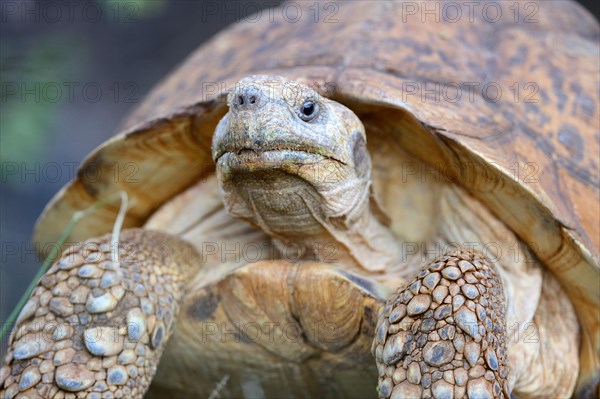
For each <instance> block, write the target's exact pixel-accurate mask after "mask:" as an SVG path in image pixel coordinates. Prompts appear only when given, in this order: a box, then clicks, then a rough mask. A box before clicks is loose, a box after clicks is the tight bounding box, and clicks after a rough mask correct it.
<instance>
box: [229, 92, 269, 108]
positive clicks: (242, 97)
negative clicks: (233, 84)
mask: <svg viewBox="0 0 600 399" xmlns="http://www.w3.org/2000/svg"><path fill="white" fill-rule="evenodd" d="M261 101H262V96H261V92H260V91H259V89H257V88H254V87H249V88H242V89H240V90H239V91H238V92H237V93H236V94H235V97H234V98H233V101H232V106H233V108H234V109H236V110H239V111H242V110H245V111H250V110H255V109H257V108H258V107H259V106H260V104H261Z"/></svg>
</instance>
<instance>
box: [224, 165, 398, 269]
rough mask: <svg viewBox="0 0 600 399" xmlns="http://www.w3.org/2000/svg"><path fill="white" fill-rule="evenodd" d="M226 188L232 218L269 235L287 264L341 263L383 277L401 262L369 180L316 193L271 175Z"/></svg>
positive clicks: (306, 185) (298, 182)
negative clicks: (245, 222) (382, 275)
mask: <svg viewBox="0 0 600 399" xmlns="http://www.w3.org/2000/svg"><path fill="white" fill-rule="evenodd" d="M223 187H224V202H225V205H226V207H227V209H228V211H229V213H230V214H232V215H233V216H235V217H238V218H240V219H243V220H246V221H248V222H250V223H251V224H253V225H255V226H256V227H258V228H259V229H261V230H263V231H264V232H265V233H267V234H268V235H269V236H270V237H271V238H272V239H273V241H274V243H275V244H276V246H277V247H278V249H279V251H280V253H281V256H282V258H283V259H286V260H290V261H297V260H301V259H304V260H316V261H321V262H325V263H333V264H336V263H339V264H340V267H344V268H350V269H354V270H355V271H362V272H364V271H369V272H381V271H384V270H386V269H388V268H390V267H391V266H393V265H395V264H397V263H398V261H399V260H400V259H402V257H401V253H400V248H401V247H400V245H399V244H398V242H397V241H396V239H395V238H394V236H393V235H392V233H391V232H390V230H389V229H388V228H387V227H386V225H385V221H384V220H381V219H382V217H381V216H380V215H379V214H380V213H381V212H380V211H379V209H377V206H378V205H377V204H376V203H375V201H374V200H373V199H372V198H371V191H372V189H371V181H370V179H366V178H354V179H349V180H347V181H344V182H343V183H338V184H335V185H332V187H326V188H320V187H319V188H317V187H315V186H313V185H311V184H310V183H309V182H307V181H305V180H303V179H301V178H298V177H297V176H294V175H291V174H287V173H285V172H281V171H269V172H267V173H265V174H263V175H260V174H256V173H254V174H247V175H238V176H235V177H233V179H232V180H231V181H230V182H228V183H226V184H224V185H223Z"/></svg>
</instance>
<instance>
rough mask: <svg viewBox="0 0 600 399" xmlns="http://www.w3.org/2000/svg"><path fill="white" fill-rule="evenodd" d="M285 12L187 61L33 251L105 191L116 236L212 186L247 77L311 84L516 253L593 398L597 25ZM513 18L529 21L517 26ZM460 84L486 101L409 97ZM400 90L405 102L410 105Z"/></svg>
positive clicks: (599, 229)
mask: <svg viewBox="0 0 600 399" xmlns="http://www.w3.org/2000/svg"><path fill="white" fill-rule="evenodd" d="M294 4H295V6H300V5H302V7H304V8H303V9H302V13H303V17H302V18H299V20H298V21H297V22H296V23H290V22H288V21H286V20H285V19H284V18H283V17H282V12H281V11H275V12H274V13H273V16H274V17H273V20H271V18H267V15H266V14H264V15H263V16H262V17H261V18H258V21H256V19H255V20H253V22H252V23H250V22H242V23H238V24H236V25H234V26H232V27H231V28H229V29H227V30H225V31H224V32H222V33H220V34H219V35H217V36H216V37H215V38H214V39H213V40H212V41H210V42H208V43H207V44H205V45H203V46H202V47H200V48H199V49H198V50H197V51H195V52H194V53H193V54H192V55H191V56H190V57H189V58H188V59H187V60H186V61H185V62H184V63H183V64H182V65H181V66H180V67H179V68H177V69H176V70H175V71H174V73H172V74H171V75H170V76H169V77H167V78H166V79H165V80H164V81H163V82H162V83H161V84H160V85H159V86H158V87H157V88H156V89H155V90H154V91H153V92H152V94H151V95H150V96H149V97H148V99H147V100H146V101H145V102H144V103H143V104H142V105H141V107H139V109H137V111H136V112H135V113H134V114H133V115H132V116H131V117H130V118H129V119H128V120H127V121H126V123H125V127H124V129H123V132H122V133H120V134H119V135H117V136H115V137H114V138H113V139H112V140H109V141H108V142H107V143H105V144H104V145H103V146H101V147H100V148H99V149H97V150H95V151H94V152H93V153H92V154H91V155H90V156H89V157H88V158H87V160H86V161H85V162H84V163H83V165H82V167H81V170H80V173H79V176H78V178H77V179H75V180H74V181H72V182H71V183H70V184H69V185H67V186H66V187H65V188H64V189H63V190H62V191H61V192H59V193H58V194H57V195H56V196H55V198H54V199H53V200H52V201H51V203H50V204H49V205H48V206H47V208H46V209H45V211H44V213H43V215H42V216H41V217H40V219H39V221H38V224H37V228H36V231H35V240H36V242H40V243H49V242H54V241H56V240H57V238H58V237H59V235H60V232H61V231H62V229H63V228H64V226H65V225H66V224H67V222H68V220H69V219H70V218H71V216H72V215H73V213H74V212H75V211H77V210H81V209H84V208H86V207H88V206H90V205H91V204H92V203H95V202H96V201H98V199H100V198H104V197H106V196H107V195H109V194H111V193H114V192H116V191H118V190H126V191H127V192H128V193H129V196H130V197H131V198H133V199H134V200H135V201H136V205H135V207H133V208H131V210H130V211H129V213H128V214H127V217H126V221H125V224H126V226H140V225H142V224H143V222H144V221H145V220H146V219H147V218H148V216H149V215H150V214H151V213H152V212H153V211H154V210H156V209H157V208H158V207H159V206H160V205H161V204H163V203H164V202H165V201H166V200H167V199H170V198H172V197H173V196H174V195H176V194H178V193H180V192H182V191H183V190H184V189H186V188H187V187H189V186H190V185H191V184H192V183H194V182H196V181H198V180H199V179H201V178H203V177H204V176H207V175H209V174H212V173H213V170H214V167H213V162H212V160H211V156H210V143H211V136H212V133H213V131H214V128H215V125H216V123H217V122H218V120H219V119H220V117H222V115H224V113H225V112H226V104H225V101H224V99H223V96H222V91H223V90H222V89H225V90H226V89H230V88H232V87H233V85H234V83H235V82H236V81H237V80H239V79H240V78H242V77H244V76H246V75H249V74H270V75H282V76H285V77H287V78H292V79H295V80H299V81H301V82H304V83H307V84H309V85H311V86H313V87H315V86H316V87H317V88H318V89H320V90H321V92H322V93H323V94H325V95H328V96H330V97H332V98H334V99H335V100H337V101H340V102H342V103H344V104H346V105H347V106H349V107H350V108H351V109H352V110H353V111H355V112H356V113H357V114H358V115H359V117H361V118H363V117H364V118H367V117H368V116H371V120H376V123H377V125H378V127H379V128H380V130H383V131H385V132H387V134H389V135H390V139H392V140H395V141H397V142H399V143H400V144H401V145H402V146H403V147H404V148H405V149H406V150H407V151H408V152H410V153H411V154H412V155H414V156H415V157H417V158H419V159H420V160H422V161H424V162H427V163H429V164H431V165H433V166H434V167H437V168H438V169H442V170H445V172H446V174H447V175H448V177H449V178H451V179H452V180H454V181H456V182H457V183H459V184H461V185H463V186H464V187H465V188H467V190H468V191H470V192H471V193H472V194H473V195H474V196H475V197H477V198H478V199H480V200H481V201H482V202H483V203H485V204H486V205H487V206H488V207H489V209H490V210H492V212H494V213H495V214H496V215H497V216H498V217H499V218H500V219H501V220H503V221H504V223H505V224H506V225H507V226H509V228H511V229H512V230H513V231H514V232H515V233H516V234H517V235H518V236H519V237H520V238H521V239H522V240H523V241H525V242H527V243H529V244H530V247H531V249H532V250H533V251H534V252H535V254H536V255H537V256H538V257H539V258H540V259H541V260H542V262H543V263H544V264H545V265H547V267H548V268H550V269H551V270H552V271H553V272H554V273H555V275H556V276H557V277H558V278H559V280H560V281H561V282H562V283H563V285H564V286H565V287H566V289H567V291H568V293H569V295H570V297H571V299H572V301H573V303H574V304H575V307H576V309H577V311H578V314H579V317H580V321H581V323H582V325H583V329H584V335H583V341H582V346H581V348H582V349H581V362H582V363H581V365H582V367H581V370H582V373H581V376H580V381H579V384H578V389H579V390H581V389H590V387H594V386H595V385H596V383H597V379H598V373H599V370H600V296H599V295H598V293H599V292H600V266H599V263H598V259H599V257H598V255H599V249H600V213H599V208H598V203H599V201H600V194H599V184H600V174H599V166H598V154H599V153H600V136H599V130H600V122H599V121H600V117H599V116H600V115H599V112H600V111H599V109H598V104H599V94H598V87H599V84H600V81H599V77H600V73H599V61H598V60H599V44H598V35H599V31H600V29H599V26H598V23H597V21H595V20H594V19H593V17H591V16H590V15H589V14H588V13H587V12H585V11H584V10H583V9H582V8H580V7H579V6H578V5H577V4H575V3H574V2H567V1H552V2H539V3H534V2H530V3H528V4H532V6H530V7H533V8H528V9H527V10H529V12H525V10H523V9H522V10H521V11H522V12H521V14H520V15H519V17H518V19H519V21H518V22H519V23H515V15H514V14H513V13H512V12H511V11H510V10H508V6H506V7H504V8H503V14H502V18H501V20H499V21H496V22H489V21H486V20H485V19H484V18H482V15H483V14H482V13H481V12H475V13H474V20H473V21H469V18H468V17H467V16H466V15H464V16H463V18H461V19H460V20H459V21H458V22H455V23H449V22H445V21H444V19H443V18H442V19H441V20H440V22H439V23H436V22H434V21H433V19H434V17H432V16H429V17H428V18H424V17H423V16H422V14H416V15H411V14H409V13H407V12H406V10H407V9H406V8H405V6H404V3H402V2H400V1H394V2H383V1H377V2H368V1H364V2H363V1H352V2H342V3H340V2H336V3H331V2H330V3H322V4H320V6H319V7H320V10H321V13H320V14H319V15H318V16H317V15H316V14H314V10H313V9H309V7H310V6H311V5H313V2H306V3H304V2H300V3H298V2H296V3H294ZM327 4H333V6H327ZM412 4H417V3H415V2H412ZM496 4H498V3H496ZM511 4H512V3H511ZM417 5H418V4H417ZM327 7H329V8H327ZM331 7H333V8H331ZM481 7H483V5H481ZM313 8H314V6H313ZM532 10H533V11H535V13H534V14H533V15H531V12H532ZM333 11H335V14H334V15H330V14H332V12H333ZM527 15H529V16H531V17H532V19H531V20H528V21H524V19H525V18H526V16H527ZM326 17H328V19H326ZM288 19H289V17H288ZM423 19H426V21H423ZM528 22H529V23H528ZM469 82H476V83H478V84H479V85H480V86H479V87H482V86H483V85H485V84H486V83H489V82H494V85H497V87H500V88H501V90H502V97H501V98H499V99H498V100H497V101H491V100H490V99H489V98H488V99H487V100H486V99H485V98H484V97H483V95H482V94H481V93H482V92H481V91H480V90H475V91H474V95H473V96H469V95H468V94H469V93H468V91H466V89H465V90H463V92H462V97H461V98H460V99H459V100H457V101H445V100H443V99H440V100H437V101H436V100H435V99H433V100H432V99H427V98H425V99H423V98H421V93H422V92H423V90H422V88H423V87H424V86H422V85H424V84H425V83H427V84H430V85H433V84H435V83H438V84H440V85H442V86H443V87H447V88H451V87H456V86H455V85H456V84H459V85H460V84H464V83H469ZM515 84H516V85H517V86H518V87H519V88H520V92H519V94H518V96H517V97H515V89H514V88H515V86H514V85H515ZM414 85H417V86H418V87H420V88H421V89H420V91H419V92H418V93H417V95H411V94H410V93H411V90H414ZM444 85H445V86H444ZM429 87H430V86H429ZM215 88H219V89H220V90H219V93H218V94H215V92H216V90H215ZM491 90H492V91H491V92H488V94H489V93H492V94H491V97H494V96H495V95H494V94H493V93H494V92H493V89H491ZM438 93H440V92H439V91H438ZM442 93H443V92H442ZM374 116H377V118H374ZM368 130H369V129H368V125H367V133H368ZM372 157H373V158H375V157H377V154H376V153H374V154H372ZM132 165H134V166H132ZM448 165H451V167H448ZM132 168H133V169H134V170H135V173H132V170H133V169H132ZM90 170H93V173H88V172H90ZM87 176H93V177H94V178H93V179H92V178H88V177H87ZM115 176H120V178H115ZM116 212H117V208H110V207H105V208H102V210H100V211H99V212H98V213H96V215H95V216H94V217H93V218H88V219H85V220H83V221H81V222H80V223H79V224H78V225H77V227H76V228H75V230H74V231H73V232H72V234H71V236H70V237H69V241H78V240H82V239H85V238H88V237H91V236H95V235H100V234H103V233H106V232H108V231H110V230H111V228H112V224H113V221H114V218H115V214H116ZM592 389H594V388H592ZM580 392H581V391H580ZM588 392H589V391H588Z"/></svg>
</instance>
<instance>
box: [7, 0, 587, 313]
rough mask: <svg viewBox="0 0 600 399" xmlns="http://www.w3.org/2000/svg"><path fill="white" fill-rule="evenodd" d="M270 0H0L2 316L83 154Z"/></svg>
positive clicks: (33, 267) (34, 265)
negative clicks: (37, 233)
mask: <svg viewBox="0 0 600 399" xmlns="http://www.w3.org/2000/svg"><path fill="white" fill-rule="evenodd" d="M309 1H310V0H309ZM555 1H562V0H555ZM278 2H279V1H275V0H265V1H262V0H260V1H239V0H237V1H226V2H221V1H200V0H199V1H192V0H189V1H182V0H175V1H168V0H149V1H143V0H136V1H132V0H125V1H117V0H98V1H87V2H80V3H78V2H72V1H70V2H54V1H50V2H45V1H39V2H37V1H2V2H1V3H0V4H1V8H0V80H1V92H0V95H1V100H0V104H1V105H0V156H1V163H2V168H1V172H2V173H1V190H0V239H1V245H2V248H1V256H2V260H1V265H0V321H2V322H4V320H6V318H7V316H8V314H9V313H10V310H11V309H12V308H13V306H14V305H15V304H16V302H17V300H18V299H19V297H20V296H21V295H22V293H23V291H24V290H25V287H26V286H27V284H28V283H29V281H30V280H31V279H32V277H33V275H34V274H35V272H36V271H37V269H38V268H39V266H40V264H41V261H40V260H39V259H37V257H36V254H35V247H34V245H33V244H32V243H31V242H30V239H31V232H32V228H33V225H34V223H35V220H36V218H37V217H38V216H39V215H40V213H41V212H42V210H43V207H44V205H45V204H46V203H47V202H48V201H49V200H50V198H51V197H52V196H53V195H54V194H55V193H56V192H57V191H58V190H60V188H61V187H62V186H63V185H64V184H65V183H67V182H68V181H69V180H70V179H71V178H72V177H73V174H74V172H75V170H76V167H77V165H79V162H80V161H81V160H82V159H83V158H84V157H85V155H86V154H87V153H89V152H90V151H91V150H92V149H93V148H95V147H96V146H97V145H99V144H100V143H102V142H103V141H105V140H106V139H107V138H109V137H110V136H112V135H113V134H114V132H115V129H116V128H117V125H118V124H119V122H120V121H121V120H122V118H123V117H124V115H125V114H126V113H127V112H129V111H131V110H132V109H133V108H134V107H135V106H137V105H138V104H139V102H140V101H141V100H142V99H143V98H144V96H145V94H146V93H147V92H148V91H149V90H150V88H151V87H152V86H153V85H154V84H155V83H157V82H158V81H159V80H160V79H161V78H162V77H164V76H165V75H166V74H167V73H168V72H169V71H170V70H171V69H172V68H173V67H174V66H175V65H177V64H178V63H179V62H181V61H182V60H183V59H184V58H185V57H186V55H187V54H189V53H190V52H191V51H192V50H193V49H195V48H196V47H197V46H198V45H199V44H201V43H202V42H204V41H206V40H207V39H208V38H210V37H211V36H212V35H214V34H215V33H216V32H218V31H219V30H221V29H223V28H224V27H225V26H227V25H229V24H231V23H232V22H234V21H235V20H239V19H242V18H244V17H245V16H247V15H248V13H252V12H255V11H256V10H257V8H264V7H269V6H274V5H276V4H277V3H278ZM582 2H583V3H584V5H585V6H586V7H587V8H588V9H590V10H592V12H593V13H594V14H595V15H596V17H598V2H597V0H589V1H582ZM215 7H216V8H217V11H216V12H215Z"/></svg>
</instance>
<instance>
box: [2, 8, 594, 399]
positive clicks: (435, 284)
mask: <svg viewBox="0 0 600 399" xmlns="http://www.w3.org/2000/svg"><path fill="white" fill-rule="evenodd" d="M415 4H416V3H402V2H347V3H339V4H337V3H320V4H319V3H315V4H312V3H311V4H308V3H301V4H300V3H289V4H287V5H283V6H282V7H283V8H280V9H276V10H275V12H273V13H272V14H270V18H266V17H265V16H263V18H260V16H259V17H257V18H253V19H249V20H248V21H245V22H240V23H237V24H235V25H234V26H232V27H230V28H228V29H227V30H225V31H224V32H222V33H220V34H219V35H217V36H216V37H215V38H214V39H213V40H212V41H210V42H208V43H207V44H205V45H203V46H202V47H200V48H199V49H198V50H197V51H196V52H194V53H193V54H192V55H191V56H190V57H189V58H188V59H187V60H186V61H185V62H184V63H183V64H182V65H181V66H180V67H178V68H177V69H176V70H175V72H174V73H173V74H171V75H170V76H169V77H167V78H166V80H165V81H164V82H162V83H161V84H159V86H158V87H157V88H156V89H155V90H154V91H153V92H152V93H151V94H150V95H149V97H148V98H147V99H146V100H145V102H144V103H143V104H142V105H141V106H140V107H139V108H138V109H137V110H136V111H135V112H134V113H133V114H132V115H131V116H130V117H129V118H128V119H127V120H126V121H125V123H124V125H123V129H122V132H121V133H120V134H118V135H117V136H115V137H114V138H113V139H111V140H109V141H108V142H107V143H105V144H104V145H102V146H100V148H98V149H96V150H95V151H94V152H92V154H91V155H90V156H88V158H87V159H86V160H85V161H84V163H83V164H82V165H81V168H80V170H79V173H78V176H77V178H75V179H74V180H73V181H72V182H70V183H69V184H68V185H67V186H66V187H65V188H64V189H63V190H61V191H60V192H59V193H58V194H57V195H56V196H55V197H54V199H53V200H52V201H51V202H50V204H49V205H48V206H47V207H46V209H45V210H44V213H43V214H42V216H41V217H40V219H39V220H38V223H37V226H36V229H35V232H34V240H35V241H36V242H38V243H42V244H45V243H53V242H56V241H57V239H58V237H59V236H60V234H61V232H62V230H63V229H64V226H65V225H66V224H67V222H68V221H69V219H70V218H71V217H72V216H73V214H74V213H76V212H78V211H80V210H82V209H86V208H87V207H89V206H92V205H93V204H96V203H97V202H98V201H99V200H102V199H103V198H107V197H109V196H110V195H112V194H114V193H117V192H123V191H124V192H126V193H127V194H128V196H129V198H130V199H131V200H132V202H135V204H134V205H133V206H131V207H130V208H129V209H128V211H127V213H126V215H125V218H124V222H123V223H124V229H123V230H122V231H121V232H120V233H119V234H118V238H119V240H118V244H119V246H118V247H114V245H113V244H114V243H115V241H114V239H113V236H112V235H110V234H108V233H109V232H110V231H112V230H113V227H114V224H115V220H116V219H117V214H118V213H119V207H118V206H117V205H111V206H105V207H103V208H99V209H97V210H96V211H95V212H94V213H93V214H92V215H90V216H87V217H85V218H83V219H82V220H81V221H80V222H79V223H78V224H77V225H76V226H75V228H74V229H73V230H72V231H71V233H70V235H69V238H68V241H69V242H70V243H72V245H69V246H67V247H66V248H65V249H64V251H63V252H62V255H61V256H60V257H59V259H57V260H56V262H55V263H54V264H53V265H52V267H51V268H50V269H49V270H48V272H47V273H46V274H45V275H44V276H43V277H42V279H41V280H40V281H39V283H38V286H37V287H36V288H35V290H34V291H33V294H32V296H31V298H30V299H29V301H28V302H27V304H26V305H25V306H24V307H23V309H22V311H21V313H20V315H19V317H18V319H17V322H16V326H15V328H14V329H13V332H12V334H11V336H10V342H9V348H8V351H7V354H6V356H5V359H4V365H3V367H2V368H1V371H0V388H1V389H2V397H9V398H12V397H15V396H16V397H40V396H41V397H48V398H63V397H64V398H75V397H89V398H96V397H98V398H99V397H139V396H142V395H144V394H146V396H147V397H152V396H159V397H160V396H161V395H162V396H164V395H170V396H177V397H206V396H209V397H212V398H216V397H240V396H243V397H310V396H315V397H372V396H375V395H376V394H377V393H378V394H379V396H380V397H383V398H388V397H394V398H399V397H435V398H442V397H443V398H451V397H456V398H459V397H463V396H469V397H482V398H483V397H489V398H499V397H510V396H511V395H514V396H517V397H521V398H524V397H568V396H572V395H574V396H579V397H585V398H588V397H592V396H594V395H598V394H599V391H598V389H599V388H598V383H599V380H600V339H599V338H600V336H599V334H600V330H599V328H598V327H599V322H600V299H599V295H598V293H599V292H600V267H599V263H598V252H599V251H598V249H599V247H600V245H599V244H600V243H599V240H600V238H599V237H600V234H599V226H600V223H599V221H600V216H599V213H598V201H599V190H598V185H599V182H598V179H599V176H598V164H597V161H598V159H597V156H595V155H597V154H598V147H599V136H598V131H599V122H598V121H599V118H598V112H599V111H598V107H597V104H598V90H597V88H598V83H599V82H598V80H599V74H598V53H599V48H598V32H599V27H598V23H597V22H596V21H595V20H594V19H593V17H591V16H590V15H589V14H587V13H586V12H585V11H584V10H583V9H582V8H580V7H579V6H578V5H577V4H576V3H573V2H565V1H561V2H544V3H542V2H540V3H528V4H532V5H533V6H534V9H535V11H536V14H535V18H536V23H527V22H528V21H524V20H521V19H520V20H519V21H514V20H513V18H512V16H513V15H512V14H510V13H509V12H508V10H507V9H506V8H505V9H504V13H503V14H501V17H500V18H499V19H498V20H494V21H490V19H489V17H486V16H485V14H479V13H478V12H476V13H475V14H474V16H473V18H461V19H459V20H456V19H454V20H449V19H448V18H442V19H441V20H439V21H438V20H436V21H434V20H433V19H432V18H431V17H430V18H429V19H428V18H421V17H422V15H421V14H418V13H416V12H415V10H416V9H415V7H417V8H418V5H417V6H416V5H415ZM448 4H450V3H448ZM453 4H457V3H453ZM490 4H496V7H499V5H498V4H497V3H490ZM290 6H293V7H294V8H295V9H296V10H297V11H298V13H299V14H297V15H304V16H305V17H304V18H299V19H298V20H297V21H294V23H291V22H290V20H289V19H290V17H289V15H288V14H286V13H285V12H282V11H285V10H286V9H287V8H289V7H290ZM443 6H444V7H446V6H447V4H444V5H443ZM310 7H313V8H310ZM314 7H317V9H318V10H320V11H321V14H311V12H314V11H315V8H314ZM411 7H412V8H411ZM326 11H327V12H329V13H330V14H331V13H333V14H335V15H329V18H327V19H326V18H324V17H323V13H325V12H326ZM409 11H410V12H409ZM318 15H320V17H319V18H317V16H318ZM308 16H310V17H308ZM425 17H426V16H425ZM336 21H337V22H336ZM328 22H335V23H328ZM529 22H530V21H529ZM515 82H516V83H515ZM475 83H478V84H479V85H481V86H486V85H487V86H486V87H487V88H488V89H489V87H494V88H495V89H496V92H497V93H499V92H501V93H502V95H501V96H495V97H492V96H491V95H490V92H489V90H477V91H476V90H471V88H473V87H476V85H475ZM432 87H433V88H432ZM518 88H520V90H521V92H520V94H519V96H517V97H515V96H514V94H515V93H516V89H518ZM526 89H530V91H528V92H526ZM449 93H452V94H449ZM525 94H527V95H525ZM532 94H534V96H533V97H532V96H531V95H532ZM432 97H433V98H432ZM528 100H531V101H528ZM132 167H133V173H132ZM117 177H118V178H117ZM42 247H43V246H42ZM151 382H152V385H150V383H151ZM376 387H377V390H376Z"/></svg>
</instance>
